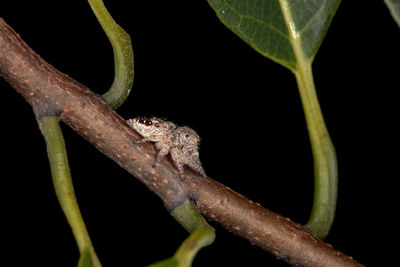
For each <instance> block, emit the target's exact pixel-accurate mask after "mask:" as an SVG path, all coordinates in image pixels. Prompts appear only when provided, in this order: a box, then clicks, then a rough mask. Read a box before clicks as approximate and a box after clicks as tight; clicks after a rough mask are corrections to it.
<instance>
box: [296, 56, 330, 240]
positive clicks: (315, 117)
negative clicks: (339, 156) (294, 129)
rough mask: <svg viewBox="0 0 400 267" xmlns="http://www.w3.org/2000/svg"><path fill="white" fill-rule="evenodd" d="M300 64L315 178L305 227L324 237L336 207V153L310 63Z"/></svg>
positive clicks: (298, 76) (298, 78)
mask: <svg viewBox="0 0 400 267" xmlns="http://www.w3.org/2000/svg"><path fill="white" fill-rule="evenodd" d="M301 63H302V64H299V65H298V70H297V71H295V75H296V80H297V84H298V86H299V92H300V96H301V100H302V103H303V109H304V113H305V117H306V122H307V128H308V133H309V137H310V142H311V147H312V153H313V158H314V177H315V178H314V202H313V207H312V211H311V216H310V219H309V221H308V222H307V224H306V227H308V228H309V229H310V230H311V231H312V232H313V233H314V234H315V235H316V236H318V237H319V238H321V239H324V238H325V237H326V236H327V235H328V233H329V231H330V228H331V226H332V223H333V219H334V217H335V210H336V199H337V183H338V182H337V181H338V179H337V176H338V175H337V161H336V152H335V148H334V146H333V144H332V141H331V139H330V137H329V133H328V130H327V128H326V125H325V122H324V119H323V116H322V112H321V108H320V106H319V103H318V98H317V94H316V91H315V86H314V80H313V75H312V70H311V63H309V62H301Z"/></svg>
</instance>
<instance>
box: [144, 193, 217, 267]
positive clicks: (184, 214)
mask: <svg viewBox="0 0 400 267" xmlns="http://www.w3.org/2000/svg"><path fill="white" fill-rule="evenodd" d="M171 215H172V217H174V218H175V220H177V221H178V222H179V223H180V224H181V225H182V226H183V227H184V228H185V229H186V230H187V231H188V232H189V233H190V235H189V237H188V238H186V239H185V241H184V242H183V243H182V245H181V246H180V247H179V248H178V250H177V251H176V253H175V255H174V256H173V257H172V258H169V259H166V260H163V261H160V262H157V263H154V264H151V265H149V266H148V267H166V266H177V267H190V266H191V265H192V262H193V259H194V257H195V256H196V254H197V252H198V251H199V250H200V249H201V248H203V247H205V246H208V245H210V244H211V243H212V242H214V239H215V231H214V228H212V227H211V226H210V225H209V224H208V223H207V221H206V220H205V219H204V217H203V216H202V215H201V214H200V213H199V212H198V211H197V210H196V207H195V205H194V203H193V202H192V201H189V200H186V201H185V202H184V203H182V204H181V205H179V206H177V207H176V208H175V209H173V210H172V211H171Z"/></svg>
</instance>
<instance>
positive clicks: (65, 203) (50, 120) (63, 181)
mask: <svg viewBox="0 0 400 267" xmlns="http://www.w3.org/2000/svg"><path fill="white" fill-rule="evenodd" d="M39 127H40V130H41V132H42V134H43V137H44V139H45V141H46V145H47V155H48V157H49V162H50V168H51V175H52V177H53V184H54V188H55V191H56V195H57V198H58V200H59V202H60V205H61V208H62V210H63V211H64V214H65V216H66V217H67V221H68V223H69V225H70V226H71V229H72V232H73V234H74V236H75V239H76V243H77V245H78V248H79V251H80V253H81V254H82V253H84V252H85V251H86V250H89V252H90V255H91V259H92V262H93V266H94V267H101V263H100V261H99V259H98V258H97V255H96V252H95V251H94V248H93V245H92V242H91V240H90V237H89V234H88V232H87V230H86V226H85V223H84V221H83V218H82V215H81V213H80V211H79V206H78V203H77V201H76V197H75V193H74V188H73V185H72V179H71V173H70V169H69V165H68V158H67V151H66V149H65V143H64V138H63V135H62V132H61V128H60V125H59V122H58V117H57V116H44V117H41V118H40V119H39Z"/></svg>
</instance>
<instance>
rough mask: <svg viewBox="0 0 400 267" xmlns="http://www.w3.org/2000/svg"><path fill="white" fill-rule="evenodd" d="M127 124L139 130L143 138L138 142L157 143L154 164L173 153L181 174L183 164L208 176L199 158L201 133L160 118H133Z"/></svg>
mask: <svg viewBox="0 0 400 267" xmlns="http://www.w3.org/2000/svg"><path fill="white" fill-rule="evenodd" d="M126 122H127V124H128V125H129V126H130V127H131V128H132V129H134V130H135V131H137V132H138V133H139V134H140V135H141V136H143V139H142V140H140V141H139V142H138V143H143V142H147V141H151V142H154V143H155V146H156V148H157V149H158V154H157V156H156V159H155V161H154V166H156V164H157V163H158V162H159V161H160V159H161V157H164V156H166V155H168V153H169V154H170V155H171V158H172V161H173V162H174V164H175V166H176V167H177V168H178V171H179V175H180V176H181V177H182V176H183V174H184V171H183V166H184V165H186V166H188V167H190V168H191V169H192V170H194V171H196V172H197V173H199V174H201V175H202V176H204V177H207V175H206V173H205V172H204V169H203V166H202V165H201V163H200V159H199V143H200V137H199V135H198V134H197V133H196V132H195V131H194V130H193V129H191V128H189V127H187V126H183V127H180V126H177V125H176V124H175V123H173V122H170V121H165V120H162V119H159V118H155V117H153V118H141V117H138V118H133V119H130V120H127V121H126Z"/></svg>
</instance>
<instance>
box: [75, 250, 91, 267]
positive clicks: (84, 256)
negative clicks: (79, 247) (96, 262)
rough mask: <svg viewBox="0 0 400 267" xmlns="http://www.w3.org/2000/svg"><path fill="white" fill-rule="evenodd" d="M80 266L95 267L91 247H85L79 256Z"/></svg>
mask: <svg viewBox="0 0 400 267" xmlns="http://www.w3.org/2000/svg"><path fill="white" fill-rule="evenodd" d="M78 267H93V261H92V257H91V256H90V251H89V249H85V250H84V251H83V252H82V253H81V257H80V258H79V262H78Z"/></svg>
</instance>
